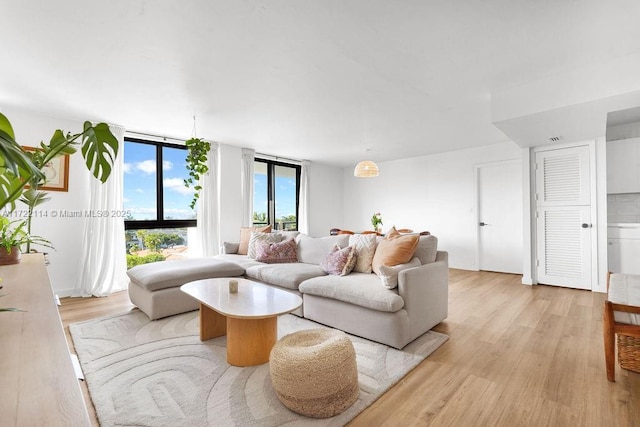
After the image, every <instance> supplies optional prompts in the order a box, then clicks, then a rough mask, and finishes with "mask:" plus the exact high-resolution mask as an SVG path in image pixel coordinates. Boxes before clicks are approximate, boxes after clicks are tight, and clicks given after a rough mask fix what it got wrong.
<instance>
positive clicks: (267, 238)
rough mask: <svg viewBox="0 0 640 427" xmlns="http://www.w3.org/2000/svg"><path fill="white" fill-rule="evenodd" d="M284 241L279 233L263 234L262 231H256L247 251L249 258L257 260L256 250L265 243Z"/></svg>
mask: <svg viewBox="0 0 640 427" xmlns="http://www.w3.org/2000/svg"><path fill="white" fill-rule="evenodd" d="M281 241H282V235H281V234H277V233H263V232H260V231H254V232H253V233H251V237H250V238H249V247H248V249H247V257H249V258H252V259H255V258H256V249H257V248H258V246H260V245H262V244H263V243H267V244H268V243H280V242H281Z"/></svg>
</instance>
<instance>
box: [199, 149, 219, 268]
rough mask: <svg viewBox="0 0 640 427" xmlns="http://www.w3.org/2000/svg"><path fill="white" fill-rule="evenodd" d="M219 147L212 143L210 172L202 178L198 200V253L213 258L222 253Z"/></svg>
mask: <svg viewBox="0 0 640 427" xmlns="http://www.w3.org/2000/svg"><path fill="white" fill-rule="evenodd" d="M218 153H219V145H218V143H217V142H212V143H211V150H210V151H209V154H208V155H207V166H208V167H209V172H207V173H206V174H205V175H204V176H202V177H201V178H200V184H201V185H202V190H200V197H199V198H198V205H197V215H198V227H197V234H198V245H197V253H198V255H201V256H205V257H208V256H213V255H218V253H220V219H219V218H220V216H219V209H220V191H219V189H218V169H219V166H218V165H219V157H218V156H219V154H218Z"/></svg>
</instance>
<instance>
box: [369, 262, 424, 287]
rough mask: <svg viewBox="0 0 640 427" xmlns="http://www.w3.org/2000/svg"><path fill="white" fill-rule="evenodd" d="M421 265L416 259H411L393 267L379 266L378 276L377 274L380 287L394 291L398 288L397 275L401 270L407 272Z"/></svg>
mask: <svg viewBox="0 0 640 427" xmlns="http://www.w3.org/2000/svg"><path fill="white" fill-rule="evenodd" d="M421 265H422V263H421V262H420V260H419V259H418V258H413V259H412V260H411V261H409V262H408V263H406V264H398V265H394V266H393V267H387V266H386V265H381V266H380V274H378V276H379V277H380V280H381V281H382V286H384V287H385V288H387V289H395V288H397V287H398V274H400V272H401V271H402V270H407V269H409V268H413V267H420V266H421Z"/></svg>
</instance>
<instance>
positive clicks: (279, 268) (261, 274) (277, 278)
mask: <svg viewBox="0 0 640 427" xmlns="http://www.w3.org/2000/svg"><path fill="white" fill-rule="evenodd" d="M245 274H246V276H247V277H249V278H250V279H256V280H260V281H261V282H264V283H268V284H270V285H276V286H280V287H282V288H287V289H296V290H297V289H298V286H300V283H302V282H303V281H305V280H307V279H311V278H314V277H318V276H326V273H325V272H324V271H322V269H321V268H320V266H319V265H315V264H305V263H303V262H292V263H284V264H260V265H254V266H252V267H249V268H247V270H246V272H245Z"/></svg>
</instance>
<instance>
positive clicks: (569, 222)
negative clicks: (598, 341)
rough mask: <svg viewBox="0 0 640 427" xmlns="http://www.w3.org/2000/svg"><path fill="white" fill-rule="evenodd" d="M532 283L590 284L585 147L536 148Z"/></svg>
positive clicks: (587, 152) (588, 180)
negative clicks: (535, 280) (533, 279)
mask: <svg viewBox="0 0 640 427" xmlns="http://www.w3.org/2000/svg"><path fill="white" fill-rule="evenodd" d="M535 160H536V192H535V194H536V230H537V233H536V234H537V235H536V247H537V278H538V283H543V284H547V285H557V286H566V287H571V288H580V289H591V262H592V257H591V252H592V248H591V242H592V234H593V232H594V228H593V227H592V224H591V188H590V161H589V147H588V146H579V147H571V148H564V149H557V150H550V151H540V152H537V153H536V159H535Z"/></svg>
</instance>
